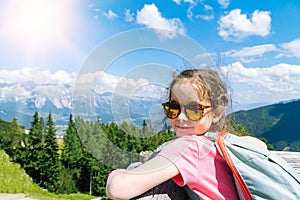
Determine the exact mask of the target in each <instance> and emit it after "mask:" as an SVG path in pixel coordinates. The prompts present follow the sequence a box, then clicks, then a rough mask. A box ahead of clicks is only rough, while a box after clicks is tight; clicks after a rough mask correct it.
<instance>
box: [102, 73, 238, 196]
mask: <svg viewBox="0 0 300 200" xmlns="http://www.w3.org/2000/svg"><path fill="white" fill-rule="evenodd" d="M169 92H170V93H169V101H168V102H166V103H163V108H164V111H165V114H166V116H167V117H168V118H169V119H170V123H171V125H172V128H173V129H174V131H175V132H176V135H177V136H178V138H177V139H176V140H174V141H172V142H170V143H169V144H167V145H166V146H165V147H164V148H163V149H162V150H161V152H160V153H159V154H158V155H157V156H156V157H154V158H152V159H150V160H149V161H147V162H146V163H144V164H142V165H140V166H139V167H137V168H135V169H132V170H124V169H119V170H115V171H113V172H112V173H111V174H110V176H109V178H108V181H107V187H106V191H107V195H108V197H109V198H111V199H130V198H133V197H136V196H138V195H140V194H142V193H144V192H146V191H147V190H149V189H151V188H153V187H155V186H157V185H159V184H161V183H164V182H166V181H167V180H169V179H172V180H173V181H174V182H175V183H176V184H177V185H179V186H184V185H187V186H188V187H189V188H190V189H191V190H192V191H193V192H194V193H195V194H196V195H197V196H198V197H199V198H200V199H214V200H218V199H231V200H234V199H238V196H237V192H236V189H235V185H234V180H233V177H232V173H231V171H230V169H229V168H228V166H227V164H226V162H225V161H224V159H223V158H222V157H221V155H220V154H219V152H218V150H217V149H216V146H215V144H214V142H213V141H210V140H209V139H207V138H206V137H205V133H206V132H208V131H214V132H220V131H222V130H223V129H224V126H225V123H224V122H225V114H224V110H225V106H226V105H227V104H228V101H229V100H228V96H227V90H226V87H225V86H224V84H223V82H222V81H221V79H220V77H219V75H218V73H217V72H216V71H212V70H200V69H192V70H186V71H183V72H182V73H180V74H179V75H178V76H176V77H175V78H174V80H173V81H172V83H171V85H170V91H169Z"/></svg>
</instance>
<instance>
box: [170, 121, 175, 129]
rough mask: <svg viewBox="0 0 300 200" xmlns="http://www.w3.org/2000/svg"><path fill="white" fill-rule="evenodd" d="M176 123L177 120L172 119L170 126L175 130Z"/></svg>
mask: <svg viewBox="0 0 300 200" xmlns="http://www.w3.org/2000/svg"><path fill="white" fill-rule="evenodd" d="M175 123H176V119H170V124H171V126H172V128H173V129H174V128H175Z"/></svg>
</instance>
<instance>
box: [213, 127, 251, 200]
mask: <svg viewBox="0 0 300 200" xmlns="http://www.w3.org/2000/svg"><path fill="white" fill-rule="evenodd" d="M226 134H227V132H225V131H223V132H221V133H220V134H219V136H218V138H217V144H218V146H219V148H220V150H221V152H222V154H223V156H224V158H225V161H226V162H227V164H228V166H229V168H230V169H231V171H232V174H233V176H234V177H235V179H236V180H237V182H238V183H239V185H240V186H241V189H242V192H243V194H244V196H245V198H246V200H252V197H251V194H250V192H249V190H248V188H247V186H246V184H245V182H244V181H243V179H242V177H241V175H240V174H239V172H238V171H237V169H236V168H235V166H234V163H233V161H232V160H231V158H230V155H229V153H228V152H227V150H226V147H225V144H224V137H225V135H226Z"/></svg>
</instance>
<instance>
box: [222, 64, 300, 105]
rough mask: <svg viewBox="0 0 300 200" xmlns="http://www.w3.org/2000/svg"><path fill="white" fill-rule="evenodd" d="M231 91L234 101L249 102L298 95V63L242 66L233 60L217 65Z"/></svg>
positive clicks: (288, 97)
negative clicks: (265, 66) (227, 63)
mask: <svg viewBox="0 0 300 200" xmlns="http://www.w3.org/2000/svg"><path fill="white" fill-rule="evenodd" d="M221 70H222V72H223V73H224V74H227V78H228V80H229V82H230V84H231V86H232V88H233V90H234V97H233V98H236V99H234V100H236V101H238V102H241V103H244V104H249V103H263V102H269V103H272V102H278V101H282V100H289V99H294V98H300V66H299V65H290V64H285V63H283V64H278V65H274V66H272V67H269V68H246V67H244V66H243V65H242V64H241V63H239V62H235V63H233V64H231V65H230V66H224V67H222V68H221Z"/></svg>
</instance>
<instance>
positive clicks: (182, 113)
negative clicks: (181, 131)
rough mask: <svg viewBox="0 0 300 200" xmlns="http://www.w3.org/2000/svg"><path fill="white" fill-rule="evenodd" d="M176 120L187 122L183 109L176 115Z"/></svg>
mask: <svg viewBox="0 0 300 200" xmlns="http://www.w3.org/2000/svg"><path fill="white" fill-rule="evenodd" d="M177 119H178V120H181V121H187V120H188V118H187V116H186V114H185V112H184V111H183V109H181V112H180V114H179V115H178V117H177Z"/></svg>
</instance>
